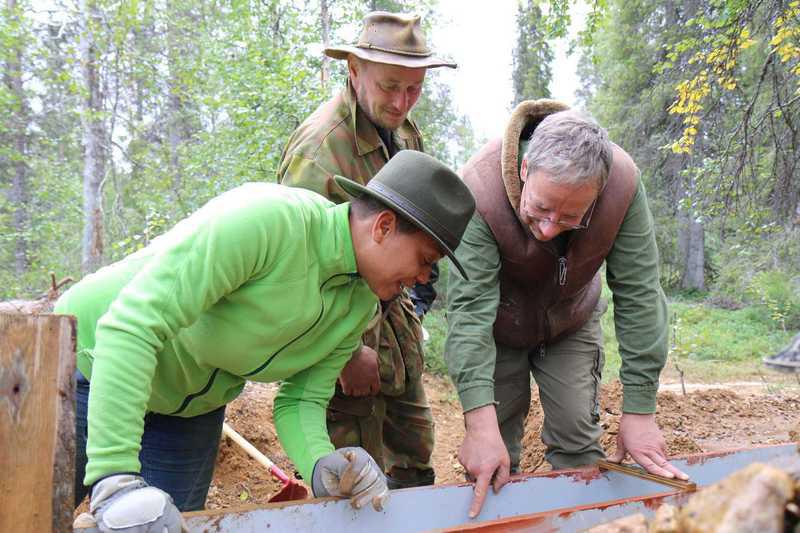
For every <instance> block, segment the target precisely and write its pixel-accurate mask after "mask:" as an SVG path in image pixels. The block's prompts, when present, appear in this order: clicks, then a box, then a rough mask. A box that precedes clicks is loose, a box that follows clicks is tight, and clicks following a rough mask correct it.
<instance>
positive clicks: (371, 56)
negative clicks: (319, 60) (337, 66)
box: [325, 45, 458, 68]
mask: <svg viewBox="0 0 800 533" xmlns="http://www.w3.org/2000/svg"><path fill="white" fill-rule="evenodd" d="M348 54H353V55H354V56H356V57H359V58H361V59H365V60H367V61H372V62H374V63H384V64H386V65H397V66H400V67H408V68H437V67H448V68H456V67H457V66H458V65H457V64H455V63H453V62H452V61H446V60H444V59H442V58H440V57H436V56H433V55H431V56H411V55H404V54H393V53H391V52H384V51H382V50H374V49H371V48H359V47H358V46H350V45H341V46H329V47H328V48H326V49H325V55H326V56H328V57H332V58H334V59H347V55H348Z"/></svg>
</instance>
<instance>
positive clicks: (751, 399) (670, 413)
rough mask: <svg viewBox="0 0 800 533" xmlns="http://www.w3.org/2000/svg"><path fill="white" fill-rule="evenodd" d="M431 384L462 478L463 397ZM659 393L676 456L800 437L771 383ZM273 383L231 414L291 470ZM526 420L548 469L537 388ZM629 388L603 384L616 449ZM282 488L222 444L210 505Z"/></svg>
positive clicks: (610, 445)
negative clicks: (279, 433) (278, 427)
mask: <svg viewBox="0 0 800 533" xmlns="http://www.w3.org/2000/svg"><path fill="white" fill-rule="evenodd" d="M425 387H426V390H427V392H428V399H429V401H430V404H431V407H432V409H433V416H434V418H435V421H436V446H435V448H434V457H433V460H434V466H435V469H436V482H437V483H448V482H456V481H462V480H463V479H464V471H463V469H462V468H461V465H460V464H459V463H458V447H459V445H460V444H461V440H462V439H463V436H464V426H463V419H462V417H461V408H460V405H459V403H458V398H457V396H456V393H455V391H454V389H453V386H452V384H451V383H450V381H449V380H447V379H445V378H441V377H437V376H425ZM662 389H666V390H662V392H659V395H658V414H657V419H658V423H659V425H660V426H661V428H662V430H663V432H664V436H665V438H666V442H667V449H668V452H669V454H670V455H673V456H674V455H683V454H688V453H697V452H705V451H714V450H721V449H730V448H742V447H748V446H751V445H756V444H774V443H780V442H788V441H794V440H799V439H800V435H799V433H800V394H798V392H797V388H796V387H794V388H792V390H789V389H787V388H783V387H773V386H770V385H769V384H767V383H763V384H759V382H750V383H747V384H739V383H734V384H725V383H718V384H700V385H698V384H690V385H688V386H687V393H686V395H684V394H683V392H682V387H681V386H680V384H667V385H665V386H663V387H662ZM276 391H277V386H276V385H274V384H252V383H251V384H248V386H247V388H246V389H245V392H244V393H243V394H242V395H241V396H240V397H239V398H238V399H237V400H236V401H234V402H233V403H231V404H230V405H229V406H228V411H227V420H228V423H229V424H230V425H231V426H233V427H234V428H235V429H236V430H237V431H238V432H239V433H241V434H242V435H243V436H244V437H245V438H246V439H247V440H249V441H250V442H251V443H252V444H253V445H255V446H256V447H257V448H258V449H259V450H261V451H262V452H264V453H265V454H266V455H267V456H269V457H270V458H271V459H272V460H273V461H275V462H276V463H277V464H278V465H279V466H280V467H281V468H283V469H284V470H285V471H286V472H287V473H289V474H290V475H292V474H293V473H294V468H293V467H292V465H291V463H290V462H289V460H288V459H287V457H286V455H285V454H284V453H283V450H282V449H281V447H280V445H279V444H278V441H277V437H276V435H275V429H274V426H273V424H272V401H273V398H274V395H275V393H276ZM532 397H533V399H532V401H531V412H530V414H529V415H528V420H527V422H526V432H525V437H524V441H523V442H524V446H525V448H524V452H523V457H522V464H521V467H522V469H523V471H524V472H536V471H542V470H547V469H549V465H548V464H547V463H546V462H545V461H544V446H543V445H542V443H541V441H540V439H539V434H540V431H541V426H542V411H541V406H540V405H539V400H538V394H536V391H535V390H534V394H533V395H532ZM621 402H622V388H621V386H620V384H619V383H618V382H613V383H611V384H609V385H605V386H604V387H603V391H602V395H601V407H602V409H601V423H602V425H603V427H604V429H605V435H604V436H603V438H602V443H603V446H604V447H605V448H606V450H607V452H608V453H611V452H612V451H613V450H614V448H615V446H616V433H617V431H618V428H619V417H620V414H621ZM279 488H280V484H279V483H278V482H276V481H275V480H273V479H272V478H271V476H270V474H269V472H268V471H267V470H266V469H265V468H264V467H262V466H260V465H259V464H258V463H256V462H255V461H254V460H252V459H250V458H249V457H248V456H247V455H246V454H245V453H244V452H243V451H242V450H241V449H240V448H239V447H238V446H237V445H236V444H234V443H232V442H230V441H228V440H227V439H225V440H224V441H223V442H222V444H221V445H220V453H219V456H218V458H217V465H216V471H215V475H214V481H213V483H212V486H211V490H210V492H209V497H208V503H207V507H208V508H209V509H218V508H226V507H233V506H237V505H241V504H260V503H266V502H267V501H268V499H269V497H270V495H271V494H273V493H274V492H275V491H276V490H278V489H279Z"/></svg>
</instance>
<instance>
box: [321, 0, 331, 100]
mask: <svg viewBox="0 0 800 533" xmlns="http://www.w3.org/2000/svg"><path fill="white" fill-rule="evenodd" d="M319 21H320V26H321V28H322V45H323V46H324V47H325V48H328V47H329V46H330V44H331V14H330V11H328V0H319ZM320 78H321V80H322V89H323V90H326V89H327V88H328V80H329V79H330V78H331V58H330V57H328V56H327V55H326V54H322V71H321V72H320Z"/></svg>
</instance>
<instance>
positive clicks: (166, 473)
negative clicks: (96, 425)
mask: <svg viewBox="0 0 800 533" xmlns="http://www.w3.org/2000/svg"><path fill="white" fill-rule="evenodd" d="M75 380H76V385H77V386H76V390H75V399H76V409H75V436H76V442H75V506H76V507H77V506H78V504H80V502H81V501H82V500H83V498H84V496H86V493H87V492H88V491H89V487H86V486H84V485H83V477H84V475H85V473H86V462H87V457H86V440H87V437H86V434H87V423H86V414H87V411H88V405H89V381H88V380H87V379H86V378H85V377H84V376H83V374H81V372H80V371H77V370H76V371H75ZM224 419H225V406H224V405H223V406H222V407H220V408H219V409H216V410H215V411H211V412H210V413H206V414H204V415H200V416H195V417H190V418H184V417H180V416H167V415H161V414H157V413H148V414H147V415H146V416H145V418H144V434H143V435H142V449H141V450H140V452H139V461H140V463H141V465H142V470H141V472H140V475H141V476H142V477H143V478H144V479H145V481H147V483H149V484H150V485H152V486H154V487H158V488H160V489H161V490H163V491H164V492H166V493H168V494H169V495H170V496H172V499H173V500H174V501H175V505H176V506H177V507H178V509H180V510H181V511H197V510H200V509H203V508H204V506H205V503H206V496H207V495H208V488H209V486H210V485H211V478H212V477H213V475H214V463H215V462H216V459H217V451H218V450H219V441H220V437H221V435H222V422H223V421H224Z"/></svg>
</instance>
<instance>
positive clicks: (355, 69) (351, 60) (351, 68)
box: [347, 54, 361, 81]
mask: <svg viewBox="0 0 800 533" xmlns="http://www.w3.org/2000/svg"><path fill="white" fill-rule="evenodd" d="M360 67H361V65H359V61H358V59H356V58H355V56H353V54H349V55H348V56H347V73H348V74H350V79H351V80H353V81H356V80H357V79H358V75H359V74H360V73H361V72H360V71H359V68H360Z"/></svg>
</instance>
